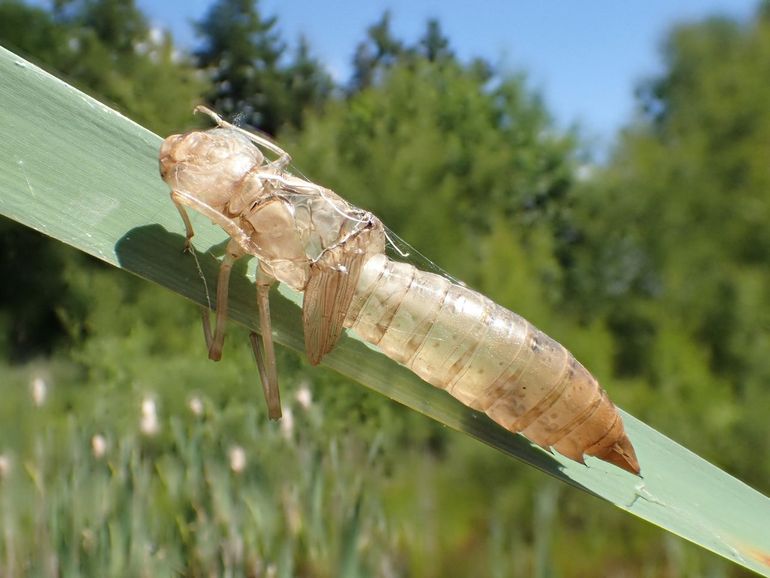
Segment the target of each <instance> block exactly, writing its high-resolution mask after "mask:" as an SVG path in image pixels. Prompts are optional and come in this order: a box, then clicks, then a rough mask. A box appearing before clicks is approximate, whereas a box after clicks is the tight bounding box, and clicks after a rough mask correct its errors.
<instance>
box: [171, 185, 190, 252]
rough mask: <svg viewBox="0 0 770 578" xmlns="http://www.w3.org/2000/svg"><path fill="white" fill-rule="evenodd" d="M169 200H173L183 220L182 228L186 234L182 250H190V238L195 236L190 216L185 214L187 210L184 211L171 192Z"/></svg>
mask: <svg viewBox="0 0 770 578" xmlns="http://www.w3.org/2000/svg"><path fill="white" fill-rule="evenodd" d="M171 200H172V201H174V206H175V207H176V210H177V211H179V214H180V215H181V216H182V221H184V228H185V231H186V236H185V240H184V252H185V253H189V252H191V251H192V238H193V236H195V231H193V226H192V223H191V222H190V217H189V216H188V215H187V211H185V209H184V207H183V206H182V204H181V203H179V202H177V200H176V199H175V198H174V194H173V193H171Z"/></svg>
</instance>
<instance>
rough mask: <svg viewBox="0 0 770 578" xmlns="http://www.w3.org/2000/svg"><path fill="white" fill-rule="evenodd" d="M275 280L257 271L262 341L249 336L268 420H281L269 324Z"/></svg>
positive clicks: (279, 394)
mask: <svg viewBox="0 0 770 578" xmlns="http://www.w3.org/2000/svg"><path fill="white" fill-rule="evenodd" d="M274 281H275V279H273V278H272V277H270V276H269V275H267V274H266V273H264V272H263V271H262V269H261V268H260V269H257V305H258V307H259V331H260V333H262V341H261V343H260V340H259V339H257V334H256V333H254V332H253V331H252V332H251V334H250V335H249V339H250V340H251V348H252V350H253V351H254V359H255V360H256V361H257V369H258V370H259V377H260V379H261V380H262V389H263V390H264V392H265V401H266V402H267V415H268V417H269V418H270V419H280V418H281V393H280V390H279V389H278V372H277V370H276V366H275V349H274V348H273V329H272V324H271V323H270V301H269V299H270V297H269V295H270V286H271V285H272V284H273V282H274Z"/></svg>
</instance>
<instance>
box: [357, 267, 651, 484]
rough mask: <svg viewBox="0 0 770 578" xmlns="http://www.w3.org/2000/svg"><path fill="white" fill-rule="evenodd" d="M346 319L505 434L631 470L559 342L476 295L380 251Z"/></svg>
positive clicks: (599, 402)
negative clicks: (501, 427) (595, 458)
mask: <svg viewBox="0 0 770 578" xmlns="http://www.w3.org/2000/svg"><path fill="white" fill-rule="evenodd" d="M346 325H347V326H348V327H350V328H351V329H353V331H355V332H356V333H357V334H358V335H359V336H360V337H361V338H363V339H365V340H366V341H369V342H370V343H373V344H374V345H377V346H378V347H379V348H380V349H381V350H382V351H383V353H385V354H386V355H387V356H388V357H390V358H392V359H394V360H396V361H398V362H399V363H401V364H403V365H405V366H406V367H408V368H410V369H411V370H412V371H414V372H415V373H416V374H417V375H419V376H420V377H421V378H422V379H424V380H425V381H427V382H428V383H431V384H432V385H434V386H436V387H440V388H442V389H446V390H447V391H448V392H449V393H450V394H452V395H453V396H454V397H456V398H457V399H459V400H460V401H461V402H463V403H464V404H466V405H468V406H470V407H472V408H474V409H477V410H480V411H484V412H486V413H487V415H489V417H490V418H492V419H493V420H494V421H496V422H497V423H499V424H500V425H502V426H503V427H505V428H506V429H508V430H510V431H512V432H521V433H523V434H524V435H525V436H526V437H527V438H529V439H530V440H532V441H533V442H535V443H537V444H539V445H540V446H542V447H545V448H548V447H553V448H555V449H556V450H557V451H559V452H560V453H561V454H563V455H565V456H567V457H569V458H571V459H574V460H577V461H582V459H583V454H587V455H593V456H596V457H598V458H601V459H604V460H606V461H609V462H611V463H614V464H615V465H618V466H619V467H621V468H623V469H626V470H628V471H630V472H633V473H638V472H639V464H638V462H637V460H636V456H635V454H634V450H633V447H632V446H631V443H630V442H629V441H628V438H627V437H626V435H625V432H624V429H623V423H622V421H621V419H620V416H619V414H618V412H617V410H616V408H615V406H614V405H613V404H612V402H611V401H610V400H609V399H608V397H607V395H606V394H605V392H604V390H602V389H601V387H599V384H598V383H597V382H596V380H595V379H594V378H593V376H591V374H590V373H589V372H588V371H587V370H586V369H585V368H584V367H583V366H582V365H580V364H579V363H578V362H577V361H576V360H575V358H574V357H573V356H572V355H571V354H570V353H569V352H568V351H567V350H566V349H565V348H564V347H562V346H561V345H560V344H559V343H557V342H556V341H554V340H553V339H551V338H550V337H548V336H547V335H545V334H544V333H542V332H541V331H539V330H538V329H536V328H535V327H534V326H532V325H531V324H530V323H529V322H528V321H526V320H525V319H523V318H522V317H520V316H519V315H516V314H515V313H513V312H511V311H508V310H507V309H505V308H503V307H501V306H499V305H497V304H495V303H494V302H493V301H491V300H490V299H488V298H486V297H484V296H483V295H481V294H479V293H477V292H476V291H473V290H471V289H468V288H466V287H463V286H460V285H457V284H455V283H452V282H450V281H449V280H448V279H446V278H444V277H441V276H440V275H436V274H433V273H427V272H424V271H420V270H418V269H417V268H415V267H414V266H412V265H409V264H406V263H400V262H395V261H390V260H389V259H387V257H385V256H384V255H377V256H375V257H372V258H371V259H369V261H368V262H367V263H366V264H365V265H364V267H363V270H362V272H361V277H360V280H359V283H358V287H357V290H356V294H355V296H354V297H353V302H352V304H351V307H350V309H349V312H348V317H347V320H346Z"/></svg>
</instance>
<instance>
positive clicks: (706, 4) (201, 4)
mask: <svg viewBox="0 0 770 578" xmlns="http://www.w3.org/2000/svg"><path fill="white" fill-rule="evenodd" d="M138 3H139V5H140V6H141V8H142V9H143V10H144V11H145V13H146V14H147V15H148V16H149V17H150V19H151V21H152V22H153V24H155V25H159V26H161V27H164V28H170V29H171V30H172V32H173V33H174V36H175V38H176V39H177V41H178V42H179V43H181V44H182V45H183V46H185V45H186V46H190V45H192V44H193V43H194V36H193V32H192V28H191V26H190V25H189V23H190V21H191V20H195V19H199V18H201V17H202V16H203V15H204V14H205V13H206V11H207V9H208V7H209V5H210V4H211V1H210V0H171V1H165V2H153V1H152V0H138ZM259 5H260V7H261V9H262V11H263V13H264V14H265V15H274V16H277V17H278V26H279V28H280V30H281V32H282V35H283V37H284V38H285V39H286V40H287V41H289V42H290V43H294V42H295V40H296V39H297V38H298V37H299V35H300V34H304V35H305V36H306V37H307V38H308V39H309V41H310V45H311V47H312V50H313V52H314V54H315V55H316V56H317V57H318V58H319V59H320V60H321V61H322V62H324V63H325V64H326V66H327V67H328V69H329V70H330V71H331V72H332V73H333V74H335V76H336V77H338V78H342V79H347V76H348V73H349V71H350V61H351V58H352V55H353V51H354V48H355V46H356V44H357V43H358V42H360V41H361V39H362V38H363V36H364V33H365V30H366V28H367V27H368V26H369V25H370V24H372V23H373V22H375V21H376V20H377V19H379V17H380V16H381V15H382V13H383V11H385V10H386V9H387V10H390V11H391V13H392V24H393V29H394V32H395V33H396V35H397V36H398V37H399V38H402V39H405V40H407V41H414V40H415V39H417V38H418V37H419V36H420V34H421V33H422V31H423V29H424V26H425V21H426V20H427V19H428V18H431V17H436V18H438V19H439V21H440V22H441V24H442V27H443V29H444V32H445V33H446V35H447V36H448V37H449V38H450V41H451V43H452V47H453V48H454V49H455V52H456V53H457V54H458V55H459V56H460V57H461V58H462V59H469V58H471V57H474V56H483V57H485V58H487V59H489V60H490V61H491V62H493V63H495V64H498V65H502V66H504V67H505V68H507V69H509V70H512V71H517V72H518V71H524V72H525V73H526V74H527V75H528V77H529V80H530V85H531V86H532V87H534V88H535V89H537V90H539V91H540V92H541V94H543V96H544V98H545V101H546V103H547V104H548V107H549V109H550V110H551V112H552V113H553V114H554V115H555V117H556V119H557V120H558V122H559V123H560V124H561V125H562V126H566V125H569V124H571V123H574V122H578V123H579V124H580V125H581V126H582V127H583V129H584V130H585V133H586V134H587V135H588V136H589V137H593V138H594V139H595V141H594V142H595V144H597V145H599V146H600V147H601V146H602V145H604V146H606V145H607V144H609V142H610V140H611V138H612V136H613V135H614V134H615V132H616V131H617V129H618V128H620V127H621V126H622V125H623V124H624V123H625V122H627V121H628V120H629V119H630V118H631V115H632V112H633V105H634V100H633V91H634V87H635V85H636V83H637V82H638V81H639V80H640V79H642V78H645V77H647V76H650V75H651V74H654V73H656V72H657V71H659V70H660V69H661V59H660V51H659V47H660V43H661V39H662V38H663V37H664V35H665V32H666V31H667V30H668V29H669V28H670V27H671V26H672V25H673V24H674V23H676V22H679V21H682V20H693V19H700V18H703V17H705V16H707V15H711V14H724V15H730V16H734V17H737V18H741V19H745V18H748V17H750V16H751V14H753V12H754V11H755V10H756V7H757V5H758V0H640V1H636V2H622V1H618V0H592V1H590V2H589V1H584V2H577V1H572V2H556V1H555V0H530V1H528V2H524V1H522V0H508V1H504V0H487V1H478V0H477V1H476V2H460V1H459V0H423V1H419V0H369V1H366V0H344V1H338V2H320V1H310V0H297V1H292V0H261V2H260V4H259Z"/></svg>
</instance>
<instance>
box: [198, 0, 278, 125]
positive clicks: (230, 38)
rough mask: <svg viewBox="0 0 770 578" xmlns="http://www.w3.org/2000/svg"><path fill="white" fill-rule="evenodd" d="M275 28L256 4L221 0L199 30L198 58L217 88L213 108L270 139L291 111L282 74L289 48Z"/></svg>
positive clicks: (210, 99) (210, 97)
mask: <svg viewBox="0 0 770 578" xmlns="http://www.w3.org/2000/svg"><path fill="white" fill-rule="evenodd" d="M275 26H276V18H275V17H270V18H265V17H263V16H262V14H261V13H260V10H259V7H258V4H257V2H256V1H255V0H218V1H217V2H216V3H215V4H214V5H213V6H212V7H211V9H210V10H209V12H208V14H207V15H206V16H205V17H204V18H203V20H201V21H200V22H198V23H197V24H196V28H197V31H198V35H199V36H200V37H201V46H200V48H198V50H196V51H195V57H196V58H197V63H198V66H199V67H200V68H202V69H204V70H205V71H206V72H207V73H208V75H209V77H210V81H211V83H212V85H213V86H212V88H211V90H210V91H209V93H208V94H207V95H206V97H207V99H208V102H209V104H211V106H213V107H214V108H215V109H216V110H217V111H219V112H220V113H221V114H224V115H225V116H231V115H233V114H235V113H238V114H239V115H240V120H242V121H243V122H245V123H247V124H250V125H253V126H255V127H257V128H259V129H260V130H263V131H265V132H267V133H269V134H275V133H276V131H277V130H278V128H279V127H280V126H281V124H283V123H284V122H285V121H286V118H287V115H286V109H287V105H288V103H287V101H286V80H285V74H284V72H283V71H282V70H281V68H280V61H281V58H282V56H283V54H284V52H285V50H286V46H285V44H284V43H283V42H282V41H281V39H280V37H279V35H278V32H277V31H276V29H275Z"/></svg>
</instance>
